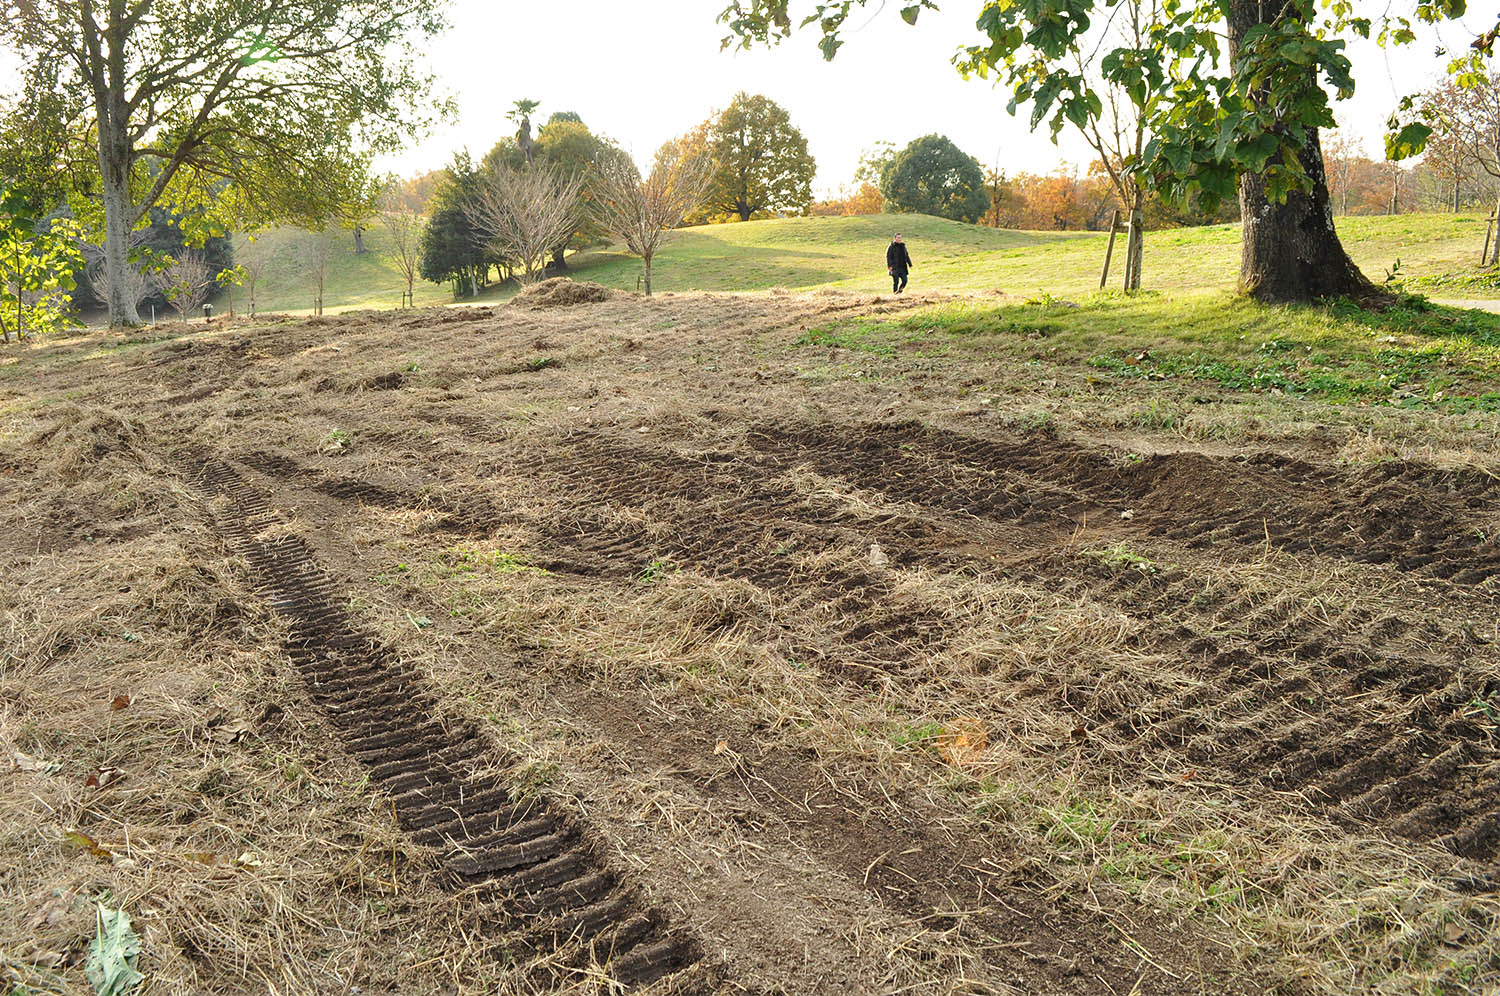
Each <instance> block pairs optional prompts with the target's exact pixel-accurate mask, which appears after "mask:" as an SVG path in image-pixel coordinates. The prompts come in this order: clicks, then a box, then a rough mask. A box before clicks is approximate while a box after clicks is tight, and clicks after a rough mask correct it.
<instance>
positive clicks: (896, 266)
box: [885, 232, 912, 294]
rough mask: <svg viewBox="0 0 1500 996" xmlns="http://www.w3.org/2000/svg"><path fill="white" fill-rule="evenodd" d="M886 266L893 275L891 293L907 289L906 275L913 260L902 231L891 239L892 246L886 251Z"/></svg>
mask: <svg viewBox="0 0 1500 996" xmlns="http://www.w3.org/2000/svg"><path fill="white" fill-rule="evenodd" d="M885 268H886V270H887V272H889V273H890V275H891V293H893V294H900V293H901V292H902V291H904V290H906V275H907V273H908V272H910V271H911V268H912V261H911V253H909V252H907V251H906V243H905V242H902V241H901V233H900V232H897V233H896V235H895V237H894V238H892V239H891V247H890V248H889V249H887V250H886V251H885Z"/></svg>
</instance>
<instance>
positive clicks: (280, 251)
mask: <svg viewBox="0 0 1500 996" xmlns="http://www.w3.org/2000/svg"><path fill="white" fill-rule="evenodd" d="M1339 230H1340V232H1341V234H1342V235H1343V237H1344V242H1345V245H1346V246H1347V247H1348V249H1349V252H1350V254H1351V255H1352V256H1353V257H1354V259H1355V262H1357V263H1358V264H1359V265H1360V266H1361V267H1362V268H1363V269H1364V271H1365V272H1366V273H1367V274H1369V275H1370V277H1371V278H1372V279H1375V280H1377V281H1378V280H1381V279H1383V277H1384V275H1385V273H1386V271H1387V270H1389V269H1393V268H1395V267H1396V264H1397V261H1398V260H1399V262H1400V264H1401V265H1400V271H1401V274H1402V275H1403V276H1404V277H1406V278H1408V279H1409V280H1410V281H1411V282H1412V285H1413V286H1414V287H1415V288H1417V289H1420V290H1424V291H1428V292H1432V293H1440V294H1442V293H1445V294H1446V295H1447V296H1453V297H1497V296H1500V289H1497V288H1495V287H1492V286H1489V284H1490V283H1492V281H1489V280H1487V279H1486V278H1476V277H1474V276H1472V275H1469V274H1466V272H1465V271H1466V270H1470V269H1472V268H1473V263H1474V261H1475V260H1477V259H1478V256H1479V251H1480V247H1481V245H1482V244H1483V242H1484V219H1483V218H1481V217H1478V216H1476V215H1399V216H1397V217H1394V218H1389V217H1381V218H1346V219H1340V221H1339ZM895 231H900V232H902V233H903V234H904V235H905V236H906V238H907V241H908V242H909V243H910V245H911V251H912V255H913V257H914V258H915V260H916V263H917V267H916V270H915V272H914V273H913V289H914V290H936V291H977V290H996V289H998V290H1004V291H1007V292H1009V293H1014V294H1026V295H1042V294H1051V295H1054V296H1066V297H1076V296H1079V295H1083V294H1087V293H1089V292H1091V291H1095V290H1098V287H1099V273H1100V269H1101V267H1102V265H1103V262H1104V253H1105V246H1106V243H1107V241H1108V236H1107V235H1105V234H1103V233H1099V232H1017V231H1010V230H1005V229H994V228H984V227H980V226H975V225H964V224H960V223H958V222H953V221H946V220H944V219H941V218H932V217H927V216H921V215H872V216H865V217H854V218H782V219H775V220H770V221H752V222H747V223H743V224H736V225H710V226H702V227H698V228H689V229H684V230H682V231H681V232H678V233H677V234H676V236H675V238H673V239H672V240H671V241H670V242H669V243H668V244H667V245H666V247H665V248H663V250H662V252H661V254H660V255H659V256H658V257H657V265H656V269H655V273H654V281H655V284H656V288H657V290H658V291H667V292H671V291H679V292H680V291H689V290H703V291H755V290H768V289H771V288H776V287H784V288H787V289H790V290H799V289H807V288H811V287H820V286H833V287H839V288H844V289H848V290H857V291H868V292H879V291H883V290H888V289H889V287H890V285H889V283H888V282H887V278H886V275H885V263H884V252H885V246H886V243H887V242H888V241H889V239H890V236H891V234H892V233H893V232H895ZM262 238H263V239H264V240H265V241H266V243H267V244H268V245H269V247H270V249H271V253H272V262H271V264H270V265H268V266H267V269H266V273H265V276H264V278H263V279H262V281H261V285H260V288H259V291H258V294H257V298H258V301H257V303H258V306H259V308H260V310H262V311H288V312H304V311H307V310H308V309H309V308H310V307H311V302H312V296H313V291H312V286H313V285H312V279H311V277H310V275H309V273H308V269H307V266H306V265H305V263H304V262H303V259H302V257H301V255H300V253H299V252H298V241H299V239H301V238H302V233H299V232H296V231H294V230H290V229H281V230H276V231H272V232H269V233H267V234H266V235H264V236H263V237H262ZM365 244H366V246H367V247H368V249H369V250H370V251H369V252H368V253H366V254H364V255H355V254H354V251H353V240H352V238H350V237H347V236H345V237H344V238H343V239H341V240H339V241H338V242H337V250H338V251H336V252H335V254H334V256H333V258H332V259H330V261H329V266H328V275H327V283H326V287H325V291H324V303H325V308H326V309H327V310H328V311H345V310H350V309H354V308H388V307H395V306H396V305H397V304H398V303H399V301H400V299H401V290H402V286H403V284H402V279H401V276H400V274H399V273H398V272H397V270H396V267H395V265H394V263H393V262H392V260H391V259H390V258H389V257H388V255H387V236H386V234H385V232H383V231H382V230H381V229H380V228H379V226H376V227H374V228H372V229H371V230H370V231H369V232H368V233H367V234H366V236H365ZM1123 248H1124V247H1123V240H1122V244H1121V245H1119V246H1118V247H1117V257H1116V269H1115V271H1114V273H1113V274H1112V275H1111V276H1112V280H1111V283H1112V284H1113V283H1115V282H1116V281H1118V279H1119V278H1120V277H1121V276H1123V272H1122V271H1121V269H1120V268H1119V256H1118V252H1120V251H1123ZM572 260H573V272H572V275H573V276H574V277H575V278H576V279H579V280H592V281H595V282H598V283H601V284H604V285H605V286H608V287H614V288H619V289H622V290H635V289H636V288H637V286H638V281H639V277H640V274H641V262H640V260H639V259H638V258H636V257H633V256H630V255H629V254H627V253H625V252H623V251H621V250H619V249H617V248H614V247H608V248H604V249H600V250H596V251H589V252H584V253H580V254H578V255H576V256H574V257H572ZM1238 274H1239V226H1237V225H1217V226H1212V227H1206V228H1188V229H1176V230H1172V231H1162V232H1152V233H1150V234H1149V235H1148V236H1147V239H1146V261H1145V285H1146V288H1147V289H1148V290H1160V291H1182V290H1198V289H1215V288H1232V287H1233V286H1234V284H1235V281H1236V279H1237V277H1238ZM514 293H515V287H514V286H513V285H504V286H499V287H491V288H489V289H488V290H487V291H486V292H484V293H483V294H481V295H480V299H481V300H483V301H494V300H505V299H508V298H509V297H510V296H511V295H512V294H514ZM452 300H453V298H452V295H451V293H450V291H449V288H448V287H447V286H445V285H437V284H431V283H427V282H425V281H421V282H419V283H418V284H417V303H418V304H419V305H437V304H446V303H450V302H451V301H452Z"/></svg>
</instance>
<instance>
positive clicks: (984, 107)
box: [381, 0, 1494, 192]
mask: <svg viewBox="0 0 1500 996" xmlns="http://www.w3.org/2000/svg"><path fill="white" fill-rule="evenodd" d="M942 5H943V7H944V8H945V9H944V10H943V11H941V12H940V13H937V14H934V13H932V12H926V13H923V15H922V17H921V20H920V21H919V22H918V25H917V27H915V28H910V27H907V26H906V25H905V24H904V23H903V22H902V21H901V19H900V17H898V16H897V15H896V9H895V8H896V4H894V3H890V4H887V6H886V9H885V10H884V11H883V12H882V13H880V14H879V15H878V16H877V15H874V14H873V12H874V11H875V10H876V9H878V8H879V6H880V4H879V2H878V0H875V2H872V3H871V4H870V8H871V12H870V13H865V14H859V13H856V14H855V16H854V17H853V19H852V20H851V22H850V23H851V25H852V27H853V29H854V30H852V31H850V32H849V33H848V34H847V42H848V44H846V45H845V46H844V47H843V49H842V50H841V51H840V52H839V55H838V58H837V59H835V60H834V61H833V62H832V63H827V62H824V61H823V59H822V57H821V55H820V54H819V52H818V50H817V48H816V46H815V41H816V38H815V36H814V35H813V34H812V33H811V32H807V33H804V34H801V35H794V36H793V38H792V39H791V40H790V41H789V42H786V43H784V44H783V45H782V46H781V47H780V48H779V49H776V50H773V51H764V50H760V51H755V52H748V53H747V52H736V51H727V52H721V51H720V50H719V40H720V38H722V37H723V35H724V29H723V28H722V26H720V25H719V24H718V23H717V22H716V20H715V18H716V15H717V14H718V12H719V11H720V10H721V9H722V8H723V3H722V2H721V0H651V2H650V3H626V2H622V0H566V2H564V0H551V2H541V3H535V2H528V3H515V2H495V0H456V2H454V3H452V4H451V6H450V20H451V23H452V28H451V29H450V30H449V32H448V33H447V34H446V35H445V36H444V37H442V38H440V39H439V40H438V41H437V42H436V44H435V45H434V47H433V49H432V67H433V69H434V71H435V72H436V73H437V75H438V78H439V80H440V82H441V84H442V85H443V86H444V87H445V88H446V89H447V91H448V92H449V93H451V94H453V95H454V97H455V98H456V99H457V101H458V105H459V118H458V122H459V123H457V124H455V125H452V126H448V127H444V128H442V129H441V130H439V131H437V132H435V133H434V134H432V135H430V136H429V137H428V138H426V139H425V140H423V141H422V142H421V143H420V144H419V145H418V146H417V147H415V148H413V149H412V150H410V151H409V152H408V153H407V154H405V155H403V156H401V157H399V158H396V159H393V160H390V161H387V162H385V163H382V164H381V165H382V168H383V169H390V170H393V171H395V172H398V173H401V174H403V175H409V174H411V173H414V172H418V171H421V170H426V169H432V168H436V167H439V166H442V165H443V164H444V163H445V162H446V161H447V160H448V158H449V157H450V156H451V155H452V153H453V152H454V151H455V150H457V149H459V148H461V147H464V146H467V147H468V148H469V149H470V151H472V152H474V153H476V154H482V153H483V152H485V151H486V150H488V149H489V148H490V146H491V145H493V144H494V142H495V141H496V140H497V139H498V138H499V137H500V136H502V135H504V134H506V133H509V132H512V131H514V127H515V126H514V125H512V124H511V123H509V122H508V121H507V120H506V118H505V114H506V111H507V110H509V108H510V106H511V104H512V102H513V101H515V100H517V99H519V98H522V97H527V98H531V99H535V100H540V101H541V102H542V109H541V111H540V112H539V115H538V117H539V119H541V120H545V119H546V117H547V115H549V114H551V113H552V112H554V111H563V110H567V111H576V112H578V114H580V115H581V116H582V117H583V120H584V121H585V123H587V124H588V125H589V127H590V128H592V129H593V130H594V131H595V132H598V133H603V134H605V135H608V136H610V137H611V138H613V139H615V140H616V141H617V142H619V143H620V144H621V145H622V146H624V147H625V148H627V149H629V150H630V151H631V152H632V153H633V154H634V155H635V157H636V158H637V160H641V161H642V162H643V163H644V162H646V161H648V160H649V158H650V156H651V155H652V153H654V152H655V150H656V148H657V146H659V145H660V144H661V143H662V142H664V141H666V140H667V139H669V138H671V137H673V136H675V135H678V134H681V133H683V132H685V131H687V130H688V129H689V128H691V127H692V126H693V125H695V124H697V123H698V122H700V121H702V120H703V119H704V118H706V117H708V116H709V114H710V112H712V111H713V110H715V109H717V108H722V107H723V106H725V105H726V104H727V103H728V102H729V100H730V98H731V97H732V96H733V95H734V93H735V92H736V91H738V90H746V91H749V92H751V93H763V94H765V95H767V96H769V97H770V98H771V99H773V100H775V101H777V102H778V103H780V104H781V105H782V106H784V107H786V108H787V110H788V111H789V112H790V113H791V117H792V122H793V124H795V125H796V126H797V127H799V128H800V129H801V130H802V133H803V134H804V135H806V136H807V140H808V144H809V146H810V148H811V150H812V153H813V156H814V157H815V158H816V159H817V161H818V178H817V182H816V185H815V186H816V188H817V189H818V190H819V191H820V192H821V191H826V190H831V189H834V188H837V187H838V186H839V185H840V184H841V183H845V182H847V181H848V180H849V178H850V176H851V175H852V174H853V172H854V168H855V166H856V165H857V163H858V161H859V156H860V153H861V152H862V151H863V150H864V149H865V148H867V147H869V146H870V145H871V144H873V143H874V142H875V141H877V140H880V139H886V140H888V141H892V142H895V143H897V144H898V145H904V144H905V143H906V142H908V141H910V140H911V139H913V138H916V137H917V136H919V135H925V134H928V133H930V132H938V133H941V134H945V135H947V136H948V137H950V138H952V139H953V140H954V141H955V142H957V143H958V145H959V146H960V147H962V148H963V149H964V150H965V151H967V152H968V153H969V154H971V155H973V156H974V157H975V158H977V159H979V161H980V162H982V163H984V164H985V165H986V166H991V165H994V163H995V162H996V160H997V159H998V161H999V163H1000V165H1001V167H1002V168H1004V169H1005V170H1006V171H1007V172H1010V173H1016V172H1020V171H1023V170H1024V171H1030V172H1047V171H1050V170H1052V169H1054V168H1056V167H1057V165H1058V163H1059V160H1062V159H1067V160H1069V161H1071V162H1073V163H1077V164H1080V165H1086V163H1087V161H1088V159H1089V157H1088V154H1087V148H1086V147H1085V146H1083V145H1082V144H1081V143H1080V142H1079V141H1078V140H1076V139H1073V138H1072V137H1071V136H1069V135H1068V134H1067V132H1064V139H1063V143H1062V146H1061V147H1060V148H1059V147H1057V146H1054V145H1053V144H1052V142H1051V141H1050V139H1049V138H1048V137H1047V135H1046V133H1045V131H1044V132H1042V133H1040V134H1037V135H1032V134H1030V133H1029V132H1028V130H1027V127H1026V120H1024V119H1022V118H1012V117H1011V116H1010V115H1008V114H1007V113H1006V111H1005V104H1006V100H1007V97H1006V95H1005V93H1004V92H1003V91H1002V90H998V89H996V88H995V87H994V86H993V84H991V83H987V82H984V81H981V80H972V81H965V80H964V79H962V78H961V77H959V75H958V73H957V71H956V70H955V69H954V68H953V66H952V65H951V63H950V59H951V57H952V55H953V53H954V51H955V50H956V49H957V48H958V47H959V46H960V45H961V44H964V43H969V42H973V41H974V40H976V39H977V38H978V34H977V32H976V30H975V28H974V18H975V16H976V13H977V11H978V9H979V7H980V4H979V2H978V0H946V2H944V3H943V4H942ZM1362 6H1363V5H1362ZM1470 21H1471V22H1472V24H1463V23H1458V24H1450V25H1448V26H1446V27H1445V28H1444V29H1443V32H1442V35H1441V36H1439V35H1437V34H1435V33H1430V32H1429V33H1428V34H1426V35H1424V38H1423V40H1422V41H1421V42H1418V43H1417V44H1415V45H1411V46H1408V47H1406V48H1403V49H1399V50H1396V51H1394V52H1390V53H1388V52H1386V51H1384V50H1382V49H1380V48H1379V47H1378V46H1376V45H1375V44H1373V43H1359V44H1357V45H1355V46H1353V47H1352V48H1351V57H1352V58H1353V59H1354V61H1355V79H1356V80H1357V81H1358V84H1359V92H1358V93H1357V94H1356V95H1355V98H1354V99H1353V100H1351V101H1349V102H1347V103H1345V104H1343V105H1340V108H1339V116H1340V119H1341V120H1342V121H1345V122H1347V123H1348V124H1349V126H1350V130H1351V131H1352V132H1354V133H1356V134H1358V135H1359V136H1360V137H1361V138H1362V139H1364V141H1365V143H1366V145H1367V146H1368V149H1369V152H1370V154H1371V155H1374V156H1377V157H1379V156H1380V155H1381V154H1382V153H1381V148H1382V146H1381V136H1382V135H1383V134H1384V131H1383V126H1384V122H1385V119H1386V117H1387V116H1388V115H1389V114H1390V112H1391V110H1392V109H1393V107H1394V105H1395V102H1396V99H1397V97H1398V95H1399V94H1401V93H1406V92H1411V91H1414V90H1418V89H1421V88H1423V87H1425V86H1427V85H1428V84H1429V83H1431V82H1432V81H1434V80H1435V79H1436V78H1437V77H1438V75H1439V74H1440V73H1441V72H1442V70H1443V68H1444V66H1445V64H1446V59H1445V58H1440V57H1439V56H1437V55H1436V54H1435V52H1434V49H1435V47H1436V45H1437V44H1438V42H1439V41H1443V40H1446V41H1447V42H1448V43H1449V44H1450V45H1451V46H1452V47H1453V48H1455V49H1461V48H1462V47H1463V46H1465V45H1466V44H1467V43H1468V41H1469V40H1470V39H1472V38H1473V37H1474V35H1475V34H1477V33H1478V32H1479V30H1480V29H1482V28H1483V27H1484V26H1485V21H1484V17H1482V16H1478V15H1475V16H1473V17H1471V18H1470ZM1493 24H1494V21H1493V20H1490V21H1489V22H1488V25H1489V26H1493Z"/></svg>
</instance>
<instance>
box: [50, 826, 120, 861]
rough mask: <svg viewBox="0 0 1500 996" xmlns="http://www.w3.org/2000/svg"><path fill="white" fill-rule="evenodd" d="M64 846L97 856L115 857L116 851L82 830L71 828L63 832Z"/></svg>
mask: <svg viewBox="0 0 1500 996" xmlns="http://www.w3.org/2000/svg"><path fill="white" fill-rule="evenodd" d="M62 839H63V846H64V847H65V848H69V849H72V850H78V851H84V852H86V853H88V854H92V855H93V856H94V857H96V858H110V857H114V852H113V851H111V850H110V849H109V848H107V847H105V846H104V845H103V844H100V843H99V842H98V841H97V840H95V839H94V838H92V837H90V836H89V835H88V834H86V833H84V832H83V831H82V830H69V831H68V832H67V833H65V834H63V838H62Z"/></svg>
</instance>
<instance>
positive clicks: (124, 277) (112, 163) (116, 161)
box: [99, 124, 141, 328]
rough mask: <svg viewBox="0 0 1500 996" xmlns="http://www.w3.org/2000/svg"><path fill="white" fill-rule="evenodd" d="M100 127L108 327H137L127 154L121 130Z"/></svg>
mask: <svg viewBox="0 0 1500 996" xmlns="http://www.w3.org/2000/svg"><path fill="white" fill-rule="evenodd" d="M118 130H119V131H121V132H122V133H121V134H114V132H116V131H117V129H116V128H112V127H110V126H109V125H108V124H102V125H101V127H100V129H99V131H100V134H99V172H100V174H101V176H102V177H103V179H104V273H105V276H106V278H107V279H108V280H109V298H108V300H106V301H105V302H104V303H105V306H106V307H107V308H108V309H109V324H110V326H111V327H112V328H116V327H119V326H122V325H139V324H141V316H140V314H139V313H138V312H137V311H136V308H135V298H134V297H133V295H131V293H130V289H129V288H130V274H129V272H128V270H129V267H130V231H131V229H132V228H133V227H134V225H135V206H134V204H133V203H132V201H131V198H130V166H129V162H128V156H129V152H128V151H127V148H126V141H125V136H124V134H123V126H120V128H119V129H118Z"/></svg>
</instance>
